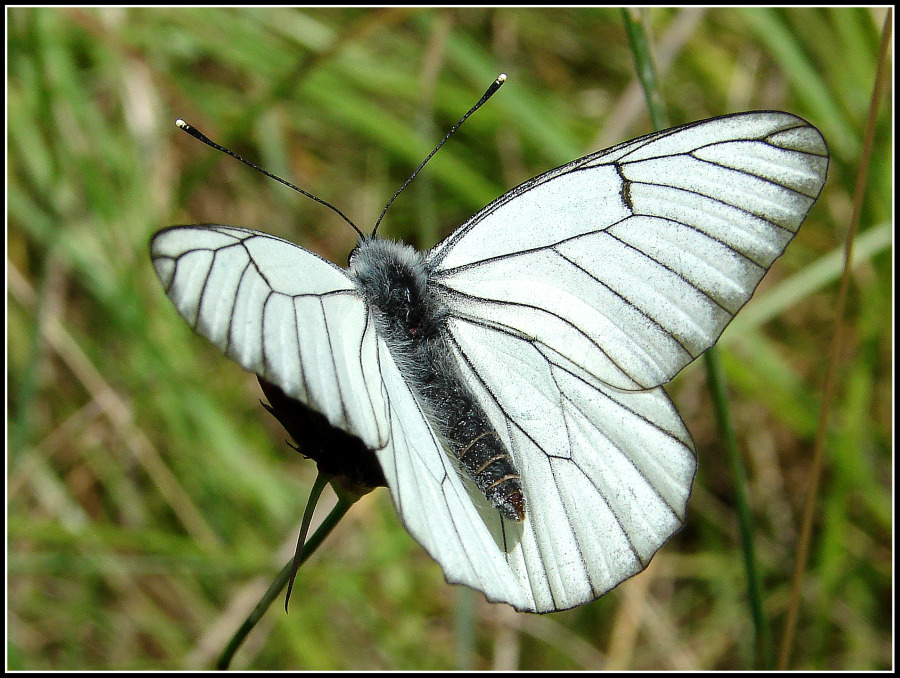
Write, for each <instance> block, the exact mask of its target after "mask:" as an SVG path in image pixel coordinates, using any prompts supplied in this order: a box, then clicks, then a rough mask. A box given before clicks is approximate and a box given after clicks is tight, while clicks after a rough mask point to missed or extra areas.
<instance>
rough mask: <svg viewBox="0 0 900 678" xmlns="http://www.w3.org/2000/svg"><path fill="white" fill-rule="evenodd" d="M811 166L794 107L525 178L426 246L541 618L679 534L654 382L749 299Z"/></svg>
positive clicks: (807, 132) (721, 121) (677, 432)
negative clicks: (512, 495)
mask: <svg viewBox="0 0 900 678" xmlns="http://www.w3.org/2000/svg"><path fill="white" fill-rule="evenodd" d="M827 162H828V161H827V148H826V147H825V144H824V141H823V140H822V137H821V135H820V134H819V133H818V131H817V130H815V128H813V127H812V126H810V125H809V124H807V123H806V122H805V121H803V120H801V119H800V118H797V117H796V116H793V115H790V114H786V113H777V112H771V111H765V112H757V113H748V114H738V115H734V116H726V117H724V118H717V119H713V120H709V121H704V122H700V123H694V124H691V125H686V126H684V127H681V128H677V129H674V130H667V131H665V132H660V133H658V134H653V135H650V136H648V137H642V138H640V139H637V140H635V141H632V142H627V143H624V144H620V145H619V146H616V147H614V148H612V149H609V150H607V151H603V152H600V153H597V154H594V155H590V156H587V157H585V158H582V159H580V160H576V161H574V162H572V163H569V164H568V165H565V166H563V167H560V168H558V169H555V170H552V171H550V172H547V173H546V174H543V175H541V176H539V177H536V178H535V179H532V180H530V181H528V182H526V183H525V184H523V185H521V186H520V187H518V188H516V189H513V190H512V191H510V192H509V193H507V194H505V195H504V196H501V197H500V198H498V199H497V200H496V201H494V202H493V203H491V204H490V205H488V206H487V207H486V208H485V209H484V210H482V211H481V212H479V213H478V214H476V215H475V216H474V217H472V219H470V220H469V221H468V222H467V223H466V224H464V225H463V226H462V227H460V228H459V229H458V230H457V231H456V232H455V233H453V234H452V235H451V236H450V237H448V238H447V239H446V240H445V241H443V242H442V243H440V244H439V245H438V246H437V247H435V248H434V249H433V250H432V251H431V252H430V253H429V255H428V266H429V268H430V270H431V271H432V281H433V285H434V289H435V290H436V291H437V293H438V294H439V295H441V297H442V298H443V300H444V302H445V303H446V305H447V307H448V309H449V316H448V319H447V326H448V330H449V332H450V334H451V336H452V345H453V347H454V355H455V357H456V361H457V365H458V366H459V369H460V372H461V374H462V375H463V378H464V379H465V382H466V383H467V385H468V386H469V387H470V388H471V389H472V391H473V393H475V394H476V397H477V398H478V400H479V402H480V403H481V404H482V406H483V407H484V409H485V412H486V413H487V415H488V417H489V418H490V420H491V423H492V424H493V426H494V428H495V430H497V431H498V434H499V435H501V437H503V438H505V439H504V444H505V445H506V446H507V448H508V449H509V450H510V453H511V455H512V458H513V461H514V463H515V465H516V468H517V469H518V470H519V473H520V476H521V481H522V484H523V492H524V495H525V501H526V505H527V506H528V516H527V517H526V520H525V521H524V525H523V526H522V530H521V533H520V534H518V535H517V540H513V547H512V548H509V549H507V553H506V557H507V562H508V563H509V565H510V567H511V568H512V569H513V571H514V572H516V573H517V577H518V578H519V580H520V581H522V582H523V583H525V584H526V586H528V587H529V594H530V596H531V597H532V598H533V600H534V601H535V607H536V608H537V609H539V610H541V609H564V608H566V607H570V606H571V605H573V604H577V603H578V602H584V600H589V599H591V598H593V597H596V596H597V595H599V594H600V593H603V592H605V591H606V590H608V589H609V588H612V586H615V585H616V584H617V583H619V582H620V581H621V580H622V579H625V578H627V577H628V576H630V575H631V574H634V573H636V572H638V571H640V570H641V569H643V567H644V566H645V565H646V563H647V562H648V561H649V559H650V557H651V556H652V555H653V553H655V552H656V550H657V549H658V548H659V547H660V546H661V545H662V544H663V543H664V542H665V540H666V539H668V538H669V536H671V534H673V533H674V532H675V531H676V530H677V529H678V527H679V526H680V524H681V523H682V521H683V519H684V511H685V504H686V501H687V497H688V494H689V490H690V486H691V483H692V480H693V475H694V471H695V460H694V455H693V445H692V442H691V439H690V436H689V434H688V432H687V430H686V429H685V427H684V425H683V423H682V422H681V419H680V417H679V416H678V414H677V412H676V410H675V409H674V406H673V405H672V403H671V401H670V400H669V398H668V396H667V395H666V394H665V392H664V391H663V390H662V388H661V385H662V384H664V383H666V382H667V381H669V380H670V379H671V378H672V377H674V376H675V375H676V374H677V373H678V372H679V371H680V370H681V369H682V368H683V367H684V366H685V365H686V364H688V363H689V362H691V361H692V360H693V359H694V358H696V357H697V356H699V355H700V354H701V353H702V352H703V351H705V350H706V349H707V348H709V347H710V346H711V345H712V344H713V343H715V341H716V339H718V337H719V335H720V334H721V333H722V331H723V330H724V328H725V327H726V326H727V324H728V323H729V322H730V321H731V319H732V317H733V316H734V315H735V314H736V313H737V311H738V310H739V309H740V308H741V307H742V306H743V305H744V303H746V301H747V300H748V299H749V298H750V296H751V295H752V294H753V291H754V290H755V288H756V286H757V284H758V283H759V281H760V279H761V278H762V276H763V275H764V273H765V272H766V270H768V268H769V267H770V266H771V264H772V262H773V261H774V260H775V259H776V258H777V257H778V256H779V255H780V254H781V253H782V252H783V250H784V248H785V246H786V245H787V244H788V242H789V241H790V239H791V238H792V237H793V235H794V234H795V233H796V231H797V229H798V228H799V226H800V223H801V222H802V221H803V218H804V217H805V216H806V213H807V211H808V210H809V208H810V207H811V205H812V203H813V202H814V200H815V198H816V197H817V196H818V193H819V191H820V190H821V188H822V185H823V183H824V179H825V174H826V169H827ZM751 264H752V265H751ZM509 375H515V379H510V378H509ZM506 527H507V529H508V530H511V529H513V528H512V527H510V526H508V525H507V526H506ZM538 572H540V573H541V575H540V576H538V575H536V573H538Z"/></svg>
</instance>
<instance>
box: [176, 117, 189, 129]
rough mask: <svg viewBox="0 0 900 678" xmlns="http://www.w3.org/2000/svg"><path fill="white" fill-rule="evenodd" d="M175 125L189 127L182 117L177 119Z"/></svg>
mask: <svg viewBox="0 0 900 678" xmlns="http://www.w3.org/2000/svg"><path fill="white" fill-rule="evenodd" d="M175 126H176V127H180V128H181V129H184V128H185V127H187V123H186V122H185V121H184V120H182V119H181V118H178V120H176V121H175Z"/></svg>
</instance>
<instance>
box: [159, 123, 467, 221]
mask: <svg viewBox="0 0 900 678" xmlns="http://www.w3.org/2000/svg"><path fill="white" fill-rule="evenodd" d="M470 112H471V111H470ZM463 120H465V118H463ZM460 122H462V120H460ZM175 124H176V125H177V126H178V127H180V128H181V129H183V130H184V131H185V132H187V133H188V134H190V135H191V136H192V137H194V138H195V139H197V140H198V141H202V142H203V143H204V144H206V145H207V146H209V147H210V148H214V149H216V150H217V151H222V153H227V154H228V155H230V156H231V157H232V158H234V159H235V160H240V161H241V162H242V163H244V164H245V165H248V166H250V167H252V168H253V169H255V170H256V171H257V172H262V173H263V174H265V175H266V176H267V177H269V178H271V179H274V180H275V181H278V182H280V183H282V184H284V185H285V186H287V187H288V188H293V189H294V190H295V191H297V192H298V193H301V194H303V195H305V196H306V197H307V198H311V199H312V200H315V201H316V202H317V203H319V204H321V205H325V207H327V208H328V209H330V210H331V211H332V212H334V213H335V214H337V215H338V216H339V217H340V218H341V219H343V220H344V221H346V222H347V223H348V224H350V226H351V227H352V228H353V230H354V231H356V233H357V234H358V235H359V237H360V238H364V237H365V236H364V235H363V233H362V231H360V230H359V229H358V228H357V227H356V224H354V223H353V222H352V221H350V219H348V218H347V217H346V216H345V215H344V213H343V212H341V211H340V210H339V209H338V208H337V207H335V206H334V205H332V204H331V203H330V202H325V201H324V200H322V199H321V198H317V197H316V196H314V195H313V194H312V193H308V192H307V191H304V190H303V189H302V188H300V187H299V186H294V184H292V183H291V182H290V181H285V180H284V179H282V178H281V177H278V176H275V175H274V174H272V173H271V172H267V171H266V170H264V169H263V168H262V167H260V166H259V165H254V164H253V163H252V162H250V161H249V160H244V158H242V157H241V156H239V155H238V154H237V153H235V152H234V151H230V150H228V149H227V148H225V147H224V146H219V144H217V143H216V142H215V141H213V140H212V139H210V138H209V137H208V136H206V135H205V134H203V132H201V131H200V130H198V129H197V128H196V127H194V126H193V125H189V124H187V123H186V122H185V121H184V120H182V119H181V118H179V119H178V120H176V121H175ZM457 126H458V125H457ZM435 150H437V149H435ZM407 183H409V182H407Z"/></svg>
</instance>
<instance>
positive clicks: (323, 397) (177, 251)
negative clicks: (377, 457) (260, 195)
mask: <svg viewBox="0 0 900 678" xmlns="http://www.w3.org/2000/svg"><path fill="white" fill-rule="evenodd" d="M150 256H151V258H152V259H153V265H154V267H155V268H156V273H157V275H158V276H159V278H160V280H161V281H162V283H163V286H164V287H165V290H166V294H168V296H169V298H170V299H171V300H172V303H174V304H175V308H177V309H178V312H179V313H180V314H181V315H182V316H183V317H184V319H185V320H187V321H188V323H190V325H191V327H193V328H194V330H195V331H196V332H197V333H198V334H200V335H201V336H204V337H206V338H207V339H209V340H210V341H211V342H213V343H214V344H215V345H216V346H218V347H219V348H220V349H222V350H223V351H224V352H225V354H226V355H227V356H228V357H230V358H232V359H233V360H235V361H236V362H237V363H238V364H239V365H241V366H242V367H244V368H245V369H247V370H250V371H251V372H255V373H256V374H259V375H262V376H263V377H264V378H266V379H267V380H269V381H271V382H272V383H274V384H276V385H277V386H279V387H280V388H281V389H282V390H283V391H284V392H285V393H286V394H287V395H289V396H291V397H292V398H296V399H298V400H300V401H301V402H304V403H306V404H307V405H309V406H310V407H313V408H314V409H316V410H318V411H319V412H321V413H322V414H324V415H325V416H326V417H327V418H328V421H329V422H331V424H332V425H334V426H337V427H339V428H341V429H343V430H345V431H348V432H349V433H353V434H354V435H356V436H358V437H359V438H360V439H361V440H362V441H363V442H364V443H366V445H368V446H369V447H370V448H371V449H377V448H379V447H383V446H384V445H385V444H386V441H387V435H388V431H387V426H386V422H387V415H386V409H385V408H386V403H385V401H384V395H383V387H382V385H381V375H380V373H379V371H378V341H379V340H378V338H377V336H376V334H375V328H374V324H373V322H372V319H371V318H370V316H369V313H368V310H367V308H366V306H365V304H364V303H363V301H362V300H361V299H360V298H359V296H358V295H357V294H356V292H355V287H354V284H353V281H351V280H350V278H349V277H348V276H347V274H346V273H345V272H344V271H343V270H341V269H340V268H338V267H337V266H335V265H334V264H332V263H330V262H327V261H325V260H324V259H322V258H320V257H318V256H316V255H315V254H312V253H311V252H308V251H306V250H304V249H303V248H301V247H298V246H297V245H295V244H293V243H290V242H288V241H286V240H281V239H280V238H275V237H273V236H270V235H266V234H264V233H259V232H257V231H250V230H247V229H242V228H234V227H231V226H213V225H209V226H175V227H172V228H168V229H166V230H163V231H160V232H159V233H157V234H156V236H154V238H153V240H152V242H151V244H150Z"/></svg>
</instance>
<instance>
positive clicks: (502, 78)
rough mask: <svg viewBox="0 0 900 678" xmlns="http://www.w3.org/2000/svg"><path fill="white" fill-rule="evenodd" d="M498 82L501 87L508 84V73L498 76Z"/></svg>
mask: <svg viewBox="0 0 900 678" xmlns="http://www.w3.org/2000/svg"><path fill="white" fill-rule="evenodd" d="M497 82H499V83H500V84H501V85H502V84H503V83H504V82H506V73H501V74H500V75H498V76H497Z"/></svg>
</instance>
